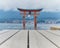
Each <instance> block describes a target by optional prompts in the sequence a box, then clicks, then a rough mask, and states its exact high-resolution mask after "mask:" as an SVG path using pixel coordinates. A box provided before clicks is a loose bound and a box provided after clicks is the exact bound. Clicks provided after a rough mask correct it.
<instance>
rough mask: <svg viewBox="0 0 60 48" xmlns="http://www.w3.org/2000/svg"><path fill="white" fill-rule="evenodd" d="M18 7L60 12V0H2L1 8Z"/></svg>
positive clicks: (12, 8) (10, 8) (14, 8)
mask: <svg viewBox="0 0 60 48" xmlns="http://www.w3.org/2000/svg"><path fill="white" fill-rule="evenodd" d="M16 8H24V9H25V8H28V9H39V8H43V9H44V10H43V11H54V12H55V11H58V12H60V0H0V10H5V11H8V10H16Z"/></svg>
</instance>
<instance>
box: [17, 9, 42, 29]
mask: <svg viewBox="0 0 60 48" xmlns="http://www.w3.org/2000/svg"><path fill="white" fill-rule="evenodd" d="M18 10H19V11H20V12H23V29H25V16H26V13H27V12H28V14H29V15H31V14H32V12H33V13H34V14H33V15H34V29H37V20H36V16H37V12H40V11H42V9H20V8H18Z"/></svg>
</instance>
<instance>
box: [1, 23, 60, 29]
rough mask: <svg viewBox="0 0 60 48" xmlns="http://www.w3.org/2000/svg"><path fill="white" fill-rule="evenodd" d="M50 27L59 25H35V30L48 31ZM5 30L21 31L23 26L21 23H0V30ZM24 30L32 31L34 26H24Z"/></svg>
mask: <svg viewBox="0 0 60 48" xmlns="http://www.w3.org/2000/svg"><path fill="white" fill-rule="evenodd" d="M52 26H59V27H60V24H37V29H38V30H48V29H50V27H52ZM5 29H6V30H7V29H19V30H22V29H23V24H22V23H19V24H17V23H0V30H5ZM26 29H27V30H29V29H30V30H33V29H34V24H29V23H27V24H26Z"/></svg>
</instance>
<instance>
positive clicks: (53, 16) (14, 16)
mask: <svg viewBox="0 0 60 48" xmlns="http://www.w3.org/2000/svg"><path fill="white" fill-rule="evenodd" d="M22 17H23V16H21V15H20V12H19V11H13V10H10V11H3V10H0V21H13V20H22ZM33 19H34V17H26V20H33ZM57 19H60V12H41V13H40V15H39V16H37V20H57Z"/></svg>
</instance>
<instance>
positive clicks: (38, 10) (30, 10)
mask: <svg viewBox="0 0 60 48" xmlns="http://www.w3.org/2000/svg"><path fill="white" fill-rule="evenodd" d="M18 10H20V11H26V12H40V11H41V10H42V9H20V8H18Z"/></svg>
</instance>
